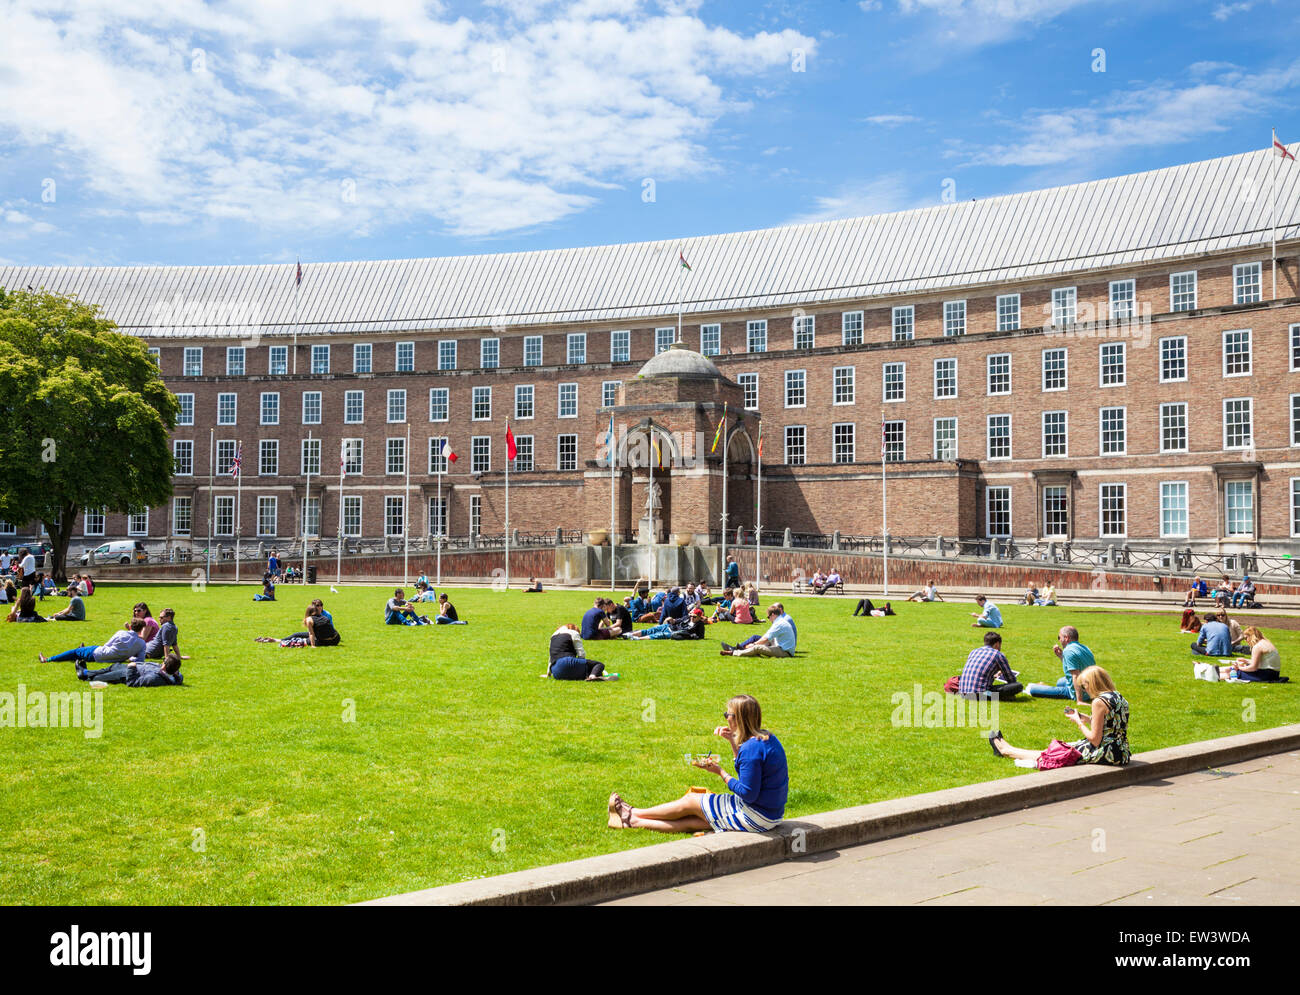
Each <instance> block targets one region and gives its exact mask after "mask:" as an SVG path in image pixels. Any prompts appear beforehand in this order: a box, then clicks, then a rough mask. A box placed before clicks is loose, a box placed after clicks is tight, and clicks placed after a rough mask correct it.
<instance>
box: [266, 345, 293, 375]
mask: <svg viewBox="0 0 1300 995" xmlns="http://www.w3.org/2000/svg"><path fill="white" fill-rule="evenodd" d="M266 372H267V374H268V375H270V376H273V377H282V376H285V375H286V374H287V373H288V372H289V347H288V346H287V345H273V346H267V349H266Z"/></svg>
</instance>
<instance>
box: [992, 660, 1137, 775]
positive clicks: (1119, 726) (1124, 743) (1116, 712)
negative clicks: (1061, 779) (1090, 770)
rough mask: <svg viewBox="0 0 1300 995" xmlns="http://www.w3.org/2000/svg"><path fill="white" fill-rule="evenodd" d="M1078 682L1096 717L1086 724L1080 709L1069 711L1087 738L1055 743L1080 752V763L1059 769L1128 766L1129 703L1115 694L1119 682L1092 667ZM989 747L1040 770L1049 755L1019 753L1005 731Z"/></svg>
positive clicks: (998, 732)
mask: <svg viewBox="0 0 1300 995" xmlns="http://www.w3.org/2000/svg"><path fill="white" fill-rule="evenodd" d="M1077 681H1078V683H1079V686H1080V687H1081V688H1082V689H1083V691H1084V692H1086V693H1087V694H1088V696H1089V697H1090V698H1091V699H1092V715H1091V716H1090V717H1089V718H1088V719H1087V720H1085V719H1084V718H1082V717H1080V714H1079V712H1078V711H1077V710H1076V709H1073V708H1067V709H1066V710H1065V714H1066V715H1067V716H1069V718H1070V721H1072V722H1073V723H1074V724H1075V725H1077V726H1078V727H1079V731H1080V732H1082V733H1083V735H1084V738H1083V739H1081V740H1078V741H1077V742H1074V743H1064V744H1061V743H1059V742H1054V743H1053V744H1052V747H1057V746H1068V747H1070V748H1072V749H1074V750H1075V751H1077V752H1078V759H1077V760H1073V759H1072V760H1071V761H1068V762H1066V763H1064V764H1060V763H1058V764H1056V765H1055V766H1069V765H1070V763H1071V762H1073V763H1081V764H1106V765H1107V766H1111V767H1122V766H1124V765H1125V764H1127V763H1128V762H1129V759H1130V757H1131V756H1132V754H1131V752H1130V750H1129V745H1128V715H1129V708H1128V702H1127V701H1126V700H1125V699H1124V696H1123V695H1121V694H1120V693H1119V692H1118V691H1117V690H1115V682H1114V681H1112V680H1111V677H1110V674H1108V673H1106V671H1105V670H1103V669H1102V668H1101V667H1089V668H1088V669H1087V670H1085V671H1083V673H1081V674H1079V676H1078V678H1077ZM989 743H990V744H991V745H992V747H993V752H994V753H996V754H997V755H998V756H1000V757H1012V758H1014V759H1017V760H1028V761H1032V762H1034V763H1035V764H1039V765H1040V766H1042V765H1041V762H1040V761H1039V757H1040V756H1042V754H1043V753H1045V752H1047V751H1045V750H1022V749H1018V748H1017V747H1014V746H1012V745H1011V744H1010V743H1008V742H1007V741H1006V739H1005V738H1003V736H1002V730H1001V729H999V730H997V731H996V732H994V733H991V734H990V735H989ZM1052 747H1049V748H1048V749H1051V748H1052Z"/></svg>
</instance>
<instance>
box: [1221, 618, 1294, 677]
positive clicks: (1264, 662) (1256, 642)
mask: <svg viewBox="0 0 1300 995" xmlns="http://www.w3.org/2000/svg"><path fill="white" fill-rule="evenodd" d="M1242 636H1243V638H1244V639H1245V642H1246V645H1247V646H1249V647H1250V659H1249V660H1246V659H1237V660H1233V661H1232V664H1231V665H1230V666H1227V667H1220V668H1219V677H1220V679H1221V680H1225V681H1263V682H1268V683H1275V682H1278V681H1286V680H1287V678H1285V677H1283V676H1282V655H1281V654H1280V653H1279V652H1278V651H1277V647H1276V646H1274V645H1273V643H1272V642H1271V641H1270V640H1268V639H1266V638H1265V637H1264V633H1262V632H1261V631H1260V630H1259V629H1258V628H1257V627H1255V626H1253V625H1252V626H1249V627H1248V628H1247V629H1246V631H1245V632H1244V633H1243V634H1242Z"/></svg>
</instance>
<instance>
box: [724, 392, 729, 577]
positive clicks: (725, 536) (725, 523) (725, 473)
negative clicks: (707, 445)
mask: <svg viewBox="0 0 1300 995" xmlns="http://www.w3.org/2000/svg"><path fill="white" fill-rule="evenodd" d="M730 432H731V429H730V428H728V426H727V409H726V408H725V407H724V408H723V409H722V562H723V564H725V563H726V562H727V448H728V446H727V444H728V443H729V442H730V441H731V440H730V438H728V436H729V434H730Z"/></svg>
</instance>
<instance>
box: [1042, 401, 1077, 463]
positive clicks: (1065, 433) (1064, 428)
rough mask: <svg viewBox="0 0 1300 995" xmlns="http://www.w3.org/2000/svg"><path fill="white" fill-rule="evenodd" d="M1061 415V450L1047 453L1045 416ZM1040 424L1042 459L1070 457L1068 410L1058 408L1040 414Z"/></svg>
mask: <svg viewBox="0 0 1300 995" xmlns="http://www.w3.org/2000/svg"><path fill="white" fill-rule="evenodd" d="M1048 415H1062V416H1063V418H1062V421H1061V433H1060V434H1061V438H1062V440H1063V443H1064V445H1063V450H1062V452H1059V453H1048V451H1047V416H1048ZM1040 424H1041V426H1042V438H1043V459H1068V458H1069V456H1070V412H1069V409H1068V408H1058V409H1054V410H1052V411H1044V412H1043V413H1042V416H1041V419H1040Z"/></svg>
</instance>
